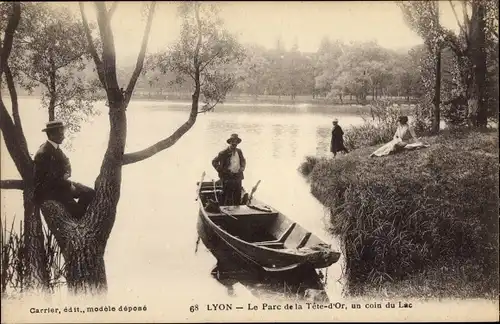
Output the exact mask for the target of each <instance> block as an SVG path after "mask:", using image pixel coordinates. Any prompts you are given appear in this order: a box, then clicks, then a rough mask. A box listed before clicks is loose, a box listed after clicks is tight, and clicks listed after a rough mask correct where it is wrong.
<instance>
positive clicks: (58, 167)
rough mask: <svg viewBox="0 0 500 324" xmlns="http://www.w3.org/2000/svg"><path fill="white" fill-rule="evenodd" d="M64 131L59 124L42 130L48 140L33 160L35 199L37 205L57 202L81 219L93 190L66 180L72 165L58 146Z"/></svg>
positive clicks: (55, 123) (61, 124)
mask: <svg viewBox="0 0 500 324" xmlns="http://www.w3.org/2000/svg"><path fill="white" fill-rule="evenodd" d="M64 129H65V127H64V124H63V123H62V122H60V121H51V122H48V123H47V125H46V128H45V129H43V130H42V131H43V132H46V133H47V137H48V139H47V141H46V142H45V143H43V144H42V145H41V146H40V148H39V149H38V151H37V152H36V154H35V158H34V165H35V166H34V184H35V192H34V199H35V203H36V204H37V205H38V206H40V205H41V204H42V203H43V202H44V201H46V200H55V201H58V202H60V203H61V204H63V206H64V207H65V208H66V209H67V211H68V212H69V213H70V214H71V215H72V216H73V217H74V218H76V219H80V218H81V217H83V215H84V214H85V211H86V210H87V206H88V205H89V204H90V202H91V201H92V199H93V198H94V195H95V191H94V189H92V188H89V187H87V186H85V185H83V184H80V183H77V182H73V181H71V180H69V178H70V177H71V164H70V161H69V159H68V157H67V156H66V155H65V154H64V152H63V151H62V150H61V148H60V147H59V145H60V144H61V143H62V142H63V140H64ZM75 198H77V199H78V202H77V201H75Z"/></svg>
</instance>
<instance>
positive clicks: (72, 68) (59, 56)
mask: <svg viewBox="0 0 500 324" xmlns="http://www.w3.org/2000/svg"><path fill="white" fill-rule="evenodd" d="M0 6H1V7H2V9H1V10H2V12H4V11H5V12H6V10H7V9H8V8H7V4H5V3H3V4H1V5H0ZM75 21H76V19H75V17H74V16H73V15H72V14H71V13H70V12H69V10H68V9H67V8H65V7H55V6H53V5H51V4H48V3H23V4H22V17H21V23H20V26H19V29H18V31H17V35H16V42H15V43H14V46H13V49H12V54H11V59H10V60H9V65H10V68H11V70H12V72H13V74H14V75H15V77H16V80H17V82H18V83H19V84H20V85H21V86H22V87H23V88H24V89H26V90H28V91H29V92H32V91H33V90H34V89H36V88H41V90H42V91H41V103H42V108H44V109H47V110H48V113H49V119H51V120H52V119H60V120H62V121H64V122H65V123H66V124H67V125H68V130H69V133H70V134H72V133H75V132H78V131H79V129H80V124H81V123H82V122H83V121H85V120H87V118H88V117H91V116H94V115H96V114H97V111H96V110H94V108H93V103H94V101H95V100H96V99H97V98H96V97H95V93H96V90H97V84H96V83H95V79H91V78H88V77H87V76H86V75H85V74H84V73H83V71H84V69H85V68H86V66H87V65H88V52H87V47H86V41H85V36H84V32H83V26H82V25H81V23H78V22H75Z"/></svg>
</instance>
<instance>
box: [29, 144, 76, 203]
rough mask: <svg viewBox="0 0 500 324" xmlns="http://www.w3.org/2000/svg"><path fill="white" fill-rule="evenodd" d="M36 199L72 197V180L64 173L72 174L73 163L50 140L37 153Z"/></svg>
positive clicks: (40, 200) (35, 171)
mask: <svg viewBox="0 0 500 324" xmlns="http://www.w3.org/2000/svg"><path fill="white" fill-rule="evenodd" d="M34 160H35V170H34V183H35V201H37V202H39V203H40V202H42V201H43V200H47V199H56V200H67V199H72V195H71V181H69V180H65V179H64V174H65V173H69V174H70V175H71V164H70V162H69V159H68V157H67V156H66V155H65V154H64V153H63V151H62V150H61V149H59V148H58V149H56V148H55V147H54V146H53V145H52V144H51V143H49V142H48V141H47V142H45V143H44V144H42V145H41V146H40V148H39V149H38V151H37V152H36V154H35V159H34Z"/></svg>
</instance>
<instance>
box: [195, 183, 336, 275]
mask: <svg viewBox="0 0 500 324" xmlns="http://www.w3.org/2000/svg"><path fill="white" fill-rule="evenodd" d="M202 179H203V178H202ZM197 185H198V194H197V195H198V196H197V200H198V203H199V227H200V226H201V227H203V230H204V231H205V232H207V231H208V232H209V233H208V236H209V237H214V236H215V238H216V241H217V242H218V243H217V245H218V248H217V250H219V251H218V253H219V255H216V254H217V251H215V253H214V251H212V252H213V253H214V256H215V257H216V258H217V259H219V258H218V256H220V257H225V256H223V255H221V254H227V253H231V254H233V256H237V257H239V259H242V260H243V261H244V262H245V263H248V264H250V265H252V266H257V267H259V268H260V269H263V270H265V271H269V272H279V271H288V270H292V269H294V268H297V267H300V266H306V265H307V266H311V267H313V268H315V269H320V268H326V267H329V266H330V265H332V264H334V263H335V262H337V261H338V259H339V258H340V253H339V252H337V251H334V250H333V249H332V248H331V247H330V245H328V244H327V243H325V242H324V241H322V240H321V239H320V238H318V237H317V236H316V235H314V234H313V233H311V232H309V231H308V230H307V229H305V228H303V227H302V226H301V225H300V224H298V223H297V222H295V221H293V220H292V219H290V218H288V217H287V216H285V215H284V214H283V213H281V212H279V211H278V210H276V209H275V208H273V207H271V206H268V205H266V204H264V203H263V202H261V201H259V200H258V199H256V198H253V197H252V198H251V200H250V201H249V202H248V203H247V204H244V205H235V206H221V205H219V204H217V205H214V202H219V201H222V186H221V185H220V184H217V183H216V182H215V181H211V182H210V181H200V182H198V183H197ZM244 193H245V192H244V191H243V196H244ZM252 193H253V191H252ZM205 234H206V233H205ZM205 236H207V235H205ZM212 245H213V244H212ZM221 251H223V253H221Z"/></svg>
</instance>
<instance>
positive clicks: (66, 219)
mask: <svg viewBox="0 0 500 324" xmlns="http://www.w3.org/2000/svg"><path fill="white" fill-rule="evenodd" d="M40 210H41V211H42V214H43V216H44V218H45V222H46V223H47V225H48V227H49V229H50V230H51V231H52V233H53V234H54V236H55V237H56V240H57V244H58V245H59V247H61V250H63V251H65V250H66V246H67V244H68V241H69V240H70V239H71V237H72V235H74V233H75V231H78V230H80V231H81V229H80V228H78V226H79V222H77V221H76V220H74V219H73V217H72V216H71V215H70V214H69V213H68V211H67V210H66V209H65V208H64V206H63V205H62V204H61V203H60V202H57V201H54V200H48V201H45V202H43V204H42V205H41V206H40ZM83 230H85V229H83Z"/></svg>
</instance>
